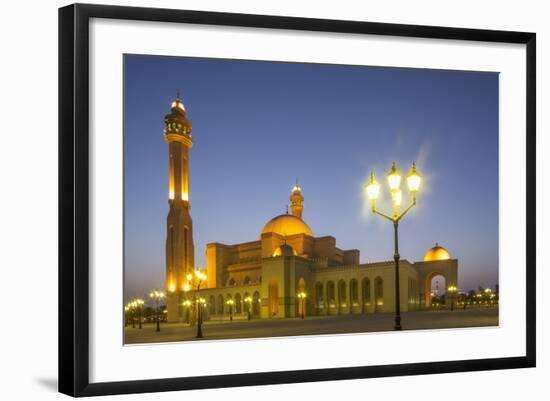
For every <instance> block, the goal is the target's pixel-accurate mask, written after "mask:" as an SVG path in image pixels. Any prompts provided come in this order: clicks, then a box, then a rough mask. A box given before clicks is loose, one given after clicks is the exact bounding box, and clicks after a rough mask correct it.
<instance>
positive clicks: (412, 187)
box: [366, 162, 422, 330]
mask: <svg viewBox="0 0 550 401" xmlns="http://www.w3.org/2000/svg"><path fill="white" fill-rule="evenodd" d="M387 178H388V185H389V187H390V192H391V198H392V204H393V213H392V215H387V214H385V213H383V212H381V211H379V210H378V209H376V200H377V199H378V195H379V194H380V184H379V183H378V182H377V181H376V179H375V178H374V173H371V175H370V179H369V182H368V184H367V185H366V190H367V196H368V198H369V200H370V201H371V204H372V212H373V213H374V214H378V215H380V216H382V217H384V218H385V219H388V220H389V221H391V222H392V224H393V240H394V254H393V259H394V261H395V325H394V330H401V304H400V294H399V259H400V256H399V235H398V229H399V222H400V221H401V219H402V218H403V217H404V216H405V215H406V214H407V213H408V211H409V210H411V209H412V207H413V206H415V205H416V194H417V193H418V190H419V189H420V182H421V180H422V178H421V176H420V174H418V172H417V171H416V165H415V164H414V163H413V164H412V167H411V171H410V172H409V174H408V175H407V186H408V187H409V192H410V194H411V198H412V202H411V204H410V205H409V206H408V207H407V208H406V209H405V210H403V212H401V203H402V200H403V193H402V192H401V190H400V189H399V186H400V184H401V174H399V172H398V171H397V167H396V165H395V162H394V163H393V164H392V167H391V171H390V172H389V174H388V176H387Z"/></svg>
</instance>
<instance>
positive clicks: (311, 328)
mask: <svg viewBox="0 0 550 401" xmlns="http://www.w3.org/2000/svg"><path fill="white" fill-rule="evenodd" d="M393 323H394V314H393V313H376V314H368V315H340V316H330V317H326V316H310V317H306V318H305V319H304V320H301V319H299V318H298V319H263V320H250V321H247V320H234V321H223V322H205V323H204V324H203V327H202V331H203V335H204V337H203V339H202V340H197V339H196V338H195V335H196V332H197V327H196V326H189V325H188V324H185V323H164V324H161V331H160V332H156V331H155V325H154V324H144V325H143V328H142V329H138V328H137V327H136V328H132V327H131V326H129V327H126V328H125V333H124V335H125V343H126V344H140V343H154V342H174V341H189V340H192V341H204V340H218V339H236V338H258V337H281V336H299V335H314V334H340V333H364V332H380V331H392V330H393ZM497 325H498V308H479V309H467V310H462V309H457V310H455V311H453V312H451V311H449V310H429V311H419V312H406V313H403V314H402V326H403V330H421V329H448V328H460V327H483V326H497Z"/></svg>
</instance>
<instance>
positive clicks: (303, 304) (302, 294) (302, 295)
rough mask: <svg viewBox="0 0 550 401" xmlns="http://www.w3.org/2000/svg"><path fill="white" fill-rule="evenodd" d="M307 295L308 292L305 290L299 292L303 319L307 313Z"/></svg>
mask: <svg viewBox="0 0 550 401" xmlns="http://www.w3.org/2000/svg"><path fill="white" fill-rule="evenodd" d="M306 297H307V294H306V293H305V292H304V291H300V292H299V293H298V299H299V300H300V306H301V307H300V312H301V313H300V315H301V316H300V317H301V318H302V319H304V317H305V313H304V312H305V311H304V309H305V307H306Z"/></svg>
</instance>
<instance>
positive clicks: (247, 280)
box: [243, 276, 250, 285]
mask: <svg viewBox="0 0 550 401" xmlns="http://www.w3.org/2000/svg"><path fill="white" fill-rule="evenodd" d="M243 283H244V285H248V284H250V277H248V276H246V277H245V278H244V281H243Z"/></svg>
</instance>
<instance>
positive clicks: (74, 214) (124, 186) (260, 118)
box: [59, 4, 536, 396]
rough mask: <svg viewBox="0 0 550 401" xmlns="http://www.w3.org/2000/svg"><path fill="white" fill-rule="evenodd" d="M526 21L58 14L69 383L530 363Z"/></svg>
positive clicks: (133, 385) (530, 115)
mask: <svg viewBox="0 0 550 401" xmlns="http://www.w3.org/2000/svg"><path fill="white" fill-rule="evenodd" d="M535 82H536V74H535V34H534V33H525V32H506V31H488V30H474V29H463V28H448V27H433V26H414V25H396V24H390V23H370V22H362V21H336V20H320V19H307V18H294V17H279V16H264V15H243V14H231V13H215V12H202V11H184V10H168V9H151V8H135V7H115V6H99V5H85V4H78V5H71V6H67V7H64V8H61V9H60V10H59V99H60V100H59V112H60V118H59V390H60V391H61V392H62V393H65V394H69V395H72V396H93V395H105V394H121V393H139V392H156V391H173V390H186V389H200V388H214V387H229V386H249V385H261V384H278V383H292V382H312V381H322V380H342V379H353V378H372V377H382V376H398V375H418V374H433V373H446V372H462V371H477V370H489V369H510V368H527V367H533V366H535V360H536V358H535V240H536V238H535V221H536V220H535V109H536V107H535Z"/></svg>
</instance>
